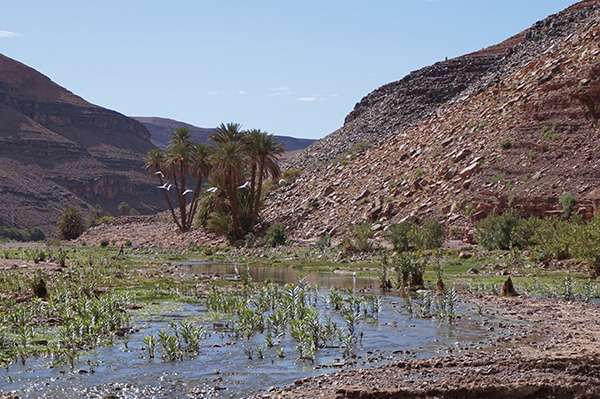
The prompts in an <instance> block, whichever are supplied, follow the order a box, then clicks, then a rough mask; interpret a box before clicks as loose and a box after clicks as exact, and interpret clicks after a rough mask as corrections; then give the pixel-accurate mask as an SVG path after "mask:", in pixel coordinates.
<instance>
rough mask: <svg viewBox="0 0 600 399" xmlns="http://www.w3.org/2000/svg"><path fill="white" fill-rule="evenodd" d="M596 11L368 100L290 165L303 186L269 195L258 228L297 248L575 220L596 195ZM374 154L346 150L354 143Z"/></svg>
mask: <svg viewBox="0 0 600 399" xmlns="http://www.w3.org/2000/svg"><path fill="white" fill-rule="evenodd" d="M599 22H600V5H599V4H598V1H590V0H588V1H583V2H580V3H577V4H575V5H574V6H572V7H570V8H568V9H567V10H565V11H563V12H561V13H559V14H556V15H552V16H550V17H548V18H547V19H545V20H543V21H540V22H537V23H535V24H534V25H533V26H532V27H531V28H530V29H528V30H527V31H525V32H522V33H521V34H518V35H516V36H515V37H513V38H511V39H509V40H507V41H506V42H504V43H501V44H500V45H497V46H493V47H491V48H489V49H486V50H484V51H481V52H477V53H473V54H469V55H466V56H464V57H459V58H458V59H453V60H448V61H445V62H440V63H437V64H435V65H433V66H431V67H427V68H424V69H422V70H420V71H416V72H413V73H411V74H410V75H408V76H407V77H405V78H404V79H402V80H400V81H398V82H395V83H391V84H388V85H386V86H383V87H381V88H379V89H377V90H376V91H374V92H373V93H371V94H369V95H368V96H366V97H365V98H364V99H363V100H361V102H360V103H358V104H357V105H356V107H355V109H354V111H352V113H350V115H348V117H347V118H346V121H345V124H344V126H343V127H342V128H341V129H339V130H338V131H336V132H334V133H333V134H331V135H330V136H328V137H326V138H325V139H323V140H321V141H319V142H317V143H315V144H314V145H312V146H311V147H309V148H307V149H306V150H305V151H303V152H302V153H301V154H298V155H297V156H295V157H292V158H291V159H290V160H289V161H288V163H287V167H289V168H300V169H302V170H304V175H303V176H302V178H300V179H298V181H297V182H296V183H294V184H292V185H290V186H286V187H283V188H281V189H279V190H278V191H276V192H274V193H272V194H270V197H269V200H268V203H269V204H270V206H269V208H268V209H267V210H266V212H265V215H266V220H267V221H268V222H274V221H282V222H284V223H286V224H287V225H288V226H289V228H290V230H291V231H294V232H295V234H296V235H297V236H299V237H302V238H314V237H317V236H318V235H320V234H323V233H325V232H329V233H331V234H333V235H336V234H338V233H340V232H342V231H343V230H344V228H345V227H347V226H348V225H350V224H352V223H354V222H356V221H358V220H362V219H369V220H372V221H374V222H376V223H375V227H374V228H375V229H382V228H385V226H386V225H388V224H389V223H391V222H396V221H399V220H402V219H404V218H406V217H414V218H416V219H421V220H422V219H425V218H428V217H436V218H440V219H443V220H444V221H446V222H448V223H449V225H451V226H456V228H455V229H453V231H454V232H456V233H460V232H461V229H463V228H464V230H465V231H466V230H468V229H469V227H470V226H471V225H472V222H473V221H474V220H477V219H478V218H480V217H482V216H484V215H485V214H487V213H488V212H491V211H498V210H500V209H502V208H505V207H507V206H509V204H510V205H511V206H516V207H518V208H520V209H521V210H522V212H523V213H524V214H537V215H548V214H552V213H555V212H560V206H559V205H558V197H559V196H560V195H561V194H562V193H563V192H570V193H572V194H573V195H575V196H576V197H577V198H578V199H579V207H578V209H577V211H578V212H580V213H582V214H584V215H585V216H586V217H589V216H591V215H592V214H593V213H594V212H595V211H596V206H597V201H596V199H598V198H600V192H599V191H597V188H598V187H599V184H600V183H598V182H599V181H600V180H599V178H600V175H599V173H600V172H599V171H598V167H599V166H600V159H599V156H600V153H599V152H598V151H599V147H598V146H597V145H596V144H595V142H596V140H597V139H598V135H599V133H600V131H599V124H598V117H599V116H600V47H599V43H600V41H599V40H600V28H599V26H600V24H599ZM360 141H368V142H371V143H373V145H372V146H371V148H370V149H368V150H365V149H364V146H363V147H362V149H358V150H356V151H355V152H354V153H349V152H348V149H349V148H350V147H351V146H352V145H353V144H355V143H357V142H360Z"/></svg>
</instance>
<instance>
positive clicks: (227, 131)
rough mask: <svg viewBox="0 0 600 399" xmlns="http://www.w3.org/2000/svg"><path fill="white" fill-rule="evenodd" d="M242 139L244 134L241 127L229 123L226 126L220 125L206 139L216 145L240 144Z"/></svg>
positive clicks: (237, 124)
mask: <svg viewBox="0 0 600 399" xmlns="http://www.w3.org/2000/svg"><path fill="white" fill-rule="evenodd" d="M244 137H245V132H244V131H243V130H242V125H241V124H239V123H233V122H230V123H228V124H224V123H221V124H220V125H219V127H217V128H216V129H215V133H213V134H211V135H210V136H209V138H208V139H209V140H211V141H214V142H215V143H217V144H223V143H225V142H228V141H235V142H241V141H243V140H244Z"/></svg>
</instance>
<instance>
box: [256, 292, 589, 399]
mask: <svg viewBox="0 0 600 399" xmlns="http://www.w3.org/2000/svg"><path fill="white" fill-rule="evenodd" d="M461 299H462V300H463V301H466V302H469V303H472V304H475V305H480V306H482V308H483V309H486V310H485V312H491V313H495V314H497V315H499V316H504V317H509V318H511V319H513V320H515V323H511V324H508V325H506V324H504V323H503V322H499V324H498V325H496V326H495V328H504V329H507V331H508V333H509V334H508V335H504V337H502V338H498V339H497V341H496V342H494V343H492V344H490V345H489V346H488V347H485V348H480V349H477V350H472V351H469V350H467V351H459V353H454V354H448V355H447V356H444V357H436V358H433V359H425V360H405V361H399V362H395V363H392V364H388V365H383V366H378V367H373V368H364V369H355V370H342V371H340V372H337V373H335V374H330V375H323V376H320V377H314V378H307V379H303V380H297V381H296V382H295V384H294V385H293V386H290V387H285V388H283V389H272V392H270V393H269V394H268V395H262V396H261V395H259V396H257V397H265V398H266V397H269V398H288V399H295V398H322V399H326V398H331V399H334V398H335V399H341V398H357V399H358V398H360V399H367V398H386V399H403V398H407V399H408V398H432V399H433V398H444V399H450V398H463V399H464V398H598V397H600V351H599V349H600V346H599V339H600V321H599V320H600V307H599V306H598V305H597V304H586V303H572V302H562V301H556V300H550V299H543V298H534V297H524V296H523V297H516V298H503V297H496V296H489V295H486V296H483V295H474V294H463V295H462V297H461ZM501 323H502V324H501ZM492 328H494V327H492Z"/></svg>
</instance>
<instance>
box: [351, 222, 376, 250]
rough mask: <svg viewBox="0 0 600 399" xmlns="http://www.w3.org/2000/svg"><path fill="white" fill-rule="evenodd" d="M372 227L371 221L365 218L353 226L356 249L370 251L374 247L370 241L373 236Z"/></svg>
mask: <svg viewBox="0 0 600 399" xmlns="http://www.w3.org/2000/svg"><path fill="white" fill-rule="evenodd" d="M371 227H372V224H371V222H369V221H366V220H363V221H361V222H359V223H358V224H356V225H355V226H354V227H353V228H352V236H354V245H355V246H356V249H358V250H359V251H361V252H368V251H370V250H372V249H373V245H372V244H371V242H370V241H369V239H370V238H372V237H373V231H372V230H371Z"/></svg>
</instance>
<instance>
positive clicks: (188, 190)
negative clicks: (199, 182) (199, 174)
mask: <svg viewBox="0 0 600 399" xmlns="http://www.w3.org/2000/svg"><path fill="white" fill-rule="evenodd" d="M193 192H194V190H190V189H189V188H188V189H187V190H185V191H184V192H183V194H181V195H186V194H189V193H193Z"/></svg>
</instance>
